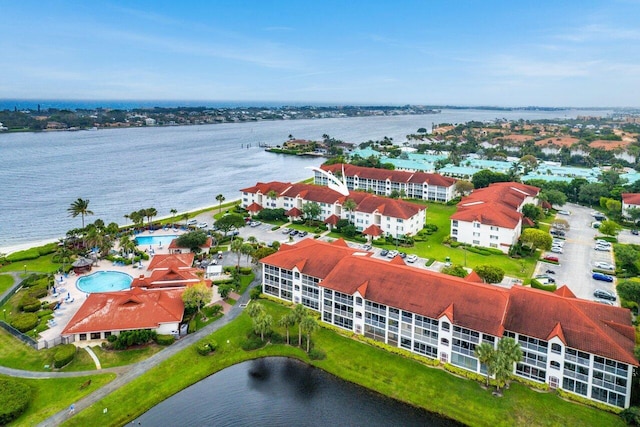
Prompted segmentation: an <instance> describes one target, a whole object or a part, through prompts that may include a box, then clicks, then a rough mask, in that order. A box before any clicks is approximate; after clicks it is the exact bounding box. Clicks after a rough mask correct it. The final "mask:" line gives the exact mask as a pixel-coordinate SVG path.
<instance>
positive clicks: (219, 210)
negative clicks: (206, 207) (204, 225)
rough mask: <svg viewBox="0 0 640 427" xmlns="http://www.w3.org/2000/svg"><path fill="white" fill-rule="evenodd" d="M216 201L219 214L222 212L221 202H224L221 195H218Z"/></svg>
mask: <svg viewBox="0 0 640 427" xmlns="http://www.w3.org/2000/svg"><path fill="white" fill-rule="evenodd" d="M216 200H217V201H218V213H220V212H222V202H224V200H225V198H224V196H223V195H222V194H218V195H217V196H216Z"/></svg>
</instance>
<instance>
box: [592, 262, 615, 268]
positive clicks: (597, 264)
mask: <svg viewBox="0 0 640 427" xmlns="http://www.w3.org/2000/svg"><path fill="white" fill-rule="evenodd" d="M593 265H594V267H596V268H599V269H601V270H615V269H616V267H615V266H614V265H613V264H611V263H609V262H602V261H598V262H595V263H593Z"/></svg>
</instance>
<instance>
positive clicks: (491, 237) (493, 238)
mask: <svg viewBox="0 0 640 427" xmlns="http://www.w3.org/2000/svg"><path fill="white" fill-rule="evenodd" d="M489 238H490V239H491V240H498V236H489Z"/></svg>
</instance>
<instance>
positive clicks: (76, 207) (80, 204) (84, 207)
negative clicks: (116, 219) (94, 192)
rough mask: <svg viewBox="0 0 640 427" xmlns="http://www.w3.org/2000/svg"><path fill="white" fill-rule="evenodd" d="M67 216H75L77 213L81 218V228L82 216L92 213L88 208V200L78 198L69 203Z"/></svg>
mask: <svg viewBox="0 0 640 427" xmlns="http://www.w3.org/2000/svg"><path fill="white" fill-rule="evenodd" d="M67 211H68V212H69V216H71V217H73V218H75V217H77V216H78V215H80V217H81V218H82V228H84V217H85V216H86V215H93V211H91V210H89V200H86V199H84V200H83V199H81V198H78V200H76V201H75V202H73V203H71V206H69V208H68V209H67Z"/></svg>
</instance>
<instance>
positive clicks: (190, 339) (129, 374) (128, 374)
mask: <svg viewBox="0 0 640 427" xmlns="http://www.w3.org/2000/svg"><path fill="white" fill-rule="evenodd" d="M260 282H261V277H256V279H254V281H253V282H252V283H251V285H250V286H249V288H248V289H247V290H246V291H245V293H244V294H243V295H242V296H240V298H239V299H238V300H237V302H236V304H235V305H234V306H233V307H232V308H231V310H230V311H229V313H228V314H226V315H225V316H223V317H221V318H220V319H218V320H216V321H215V322H213V323H211V324H209V325H207V326H205V327H204V328H202V329H201V330H199V331H198V332H196V333H194V334H191V335H187V336H186V337H184V338H181V339H180V340H179V341H176V342H175V343H174V344H173V345H171V346H170V347H168V348H166V349H164V350H162V351H161V352H159V353H156V354H154V355H153V356H151V357H149V358H148V359H146V360H143V361H141V362H138V363H135V364H133V365H129V366H125V367H122V368H125V370H124V372H122V374H121V375H118V377H117V378H116V379H115V380H113V381H111V382H110V383H109V384H107V385H105V386H104V387H102V388H100V389H98V390H96V391H94V392H93V393H91V394H90V395H88V396H86V397H84V398H83V399H81V400H79V401H78V402H76V403H75V412H76V413H77V412H80V411H82V410H83V409H86V408H88V407H89V406H91V405H93V404H94V403H96V402H98V401H99V400H100V399H102V398H104V397H106V396H108V395H109V394H111V393H112V392H114V391H116V390H118V389H119V388H120V387H122V386H124V385H126V384H127V383H129V382H131V381H133V380H134V379H136V378H138V377H139V376H140V375H142V374H144V373H145V372H147V371H148V370H149V369H151V368H153V367H155V366H156V365H158V364H159V363H161V362H163V361H164V360H166V359H168V358H170V357H171V356H173V355H175V354H176V353H178V352H180V351H182V350H184V349H185V348H187V347H189V346H191V345H192V344H194V343H196V342H197V341H199V340H200V339H202V338H203V337H204V336H206V335H209V334H211V333H212V332H214V331H216V330H218V329H220V328H221V327H223V326H225V325H227V324H229V323H230V322H231V321H233V320H234V319H235V318H237V317H238V316H239V315H240V314H241V313H242V310H243V309H244V307H245V306H246V304H247V303H248V302H249V294H250V290H251V289H252V288H253V287H255V286H257V285H258V284H260ZM4 369H7V368H4ZM12 371H14V372H15V371H17V370H12ZM17 372H22V373H24V372H26V371H17ZM103 372H112V370H110V369H103V370H101V371H100V373H103ZM0 373H5V372H3V368H0ZM96 373H97V372H96V371H85V372H49V373H45V372H31V374H48V375H49V376H48V377H42V378H53V377H57V376H81V375H93V374H96ZM56 374H57V375H56ZM60 374H75V375H60ZM7 375H11V374H10V373H7ZM70 416H73V415H69V411H68V409H64V410H63V411H60V412H58V413H57V414H55V415H53V416H51V417H49V418H47V419H46V420H44V421H43V422H41V423H40V424H38V425H39V426H57V425H60V424H62V423H63V422H64V421H65V420H66V419H68V418H69V417H70Z"/></svg>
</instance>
